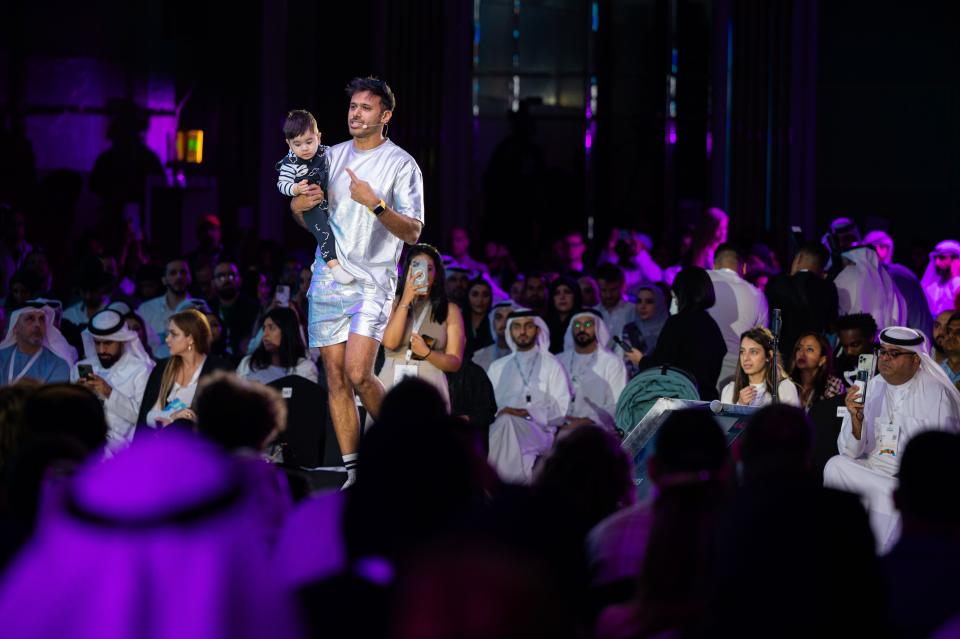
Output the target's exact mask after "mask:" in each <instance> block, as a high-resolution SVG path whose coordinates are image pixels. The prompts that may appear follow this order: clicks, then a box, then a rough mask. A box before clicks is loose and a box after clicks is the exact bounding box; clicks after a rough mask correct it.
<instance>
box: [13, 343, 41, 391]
mask: <svg viewBox="0 0 960 639" xmlns="http://www.w3.org/2000/svg"><path fill="white" fill-rule="evenodd" d="M18 352H19V351H18V350H17V347H16V346H14V347H13V353H11V354H10V367H9V369H8V370H7V384H16V383H17V382H19V381H20V380H21V379H22V378H23V376H24V375H26V374H27V371H28V370H30V367H31V366H33V365H34V363H36V361H37V360H38V359H40V354H41V353H43V347H42V346H41V347H40V350H38V351H37V352H36V353H34V354H33V357H31V358H30V360H29V361H28V362H27V365H26V366H24V367H23V370H21V371H20V373H19V374H17V376H16V377H14V376H13V363H14V361H16V359H17V353H18Z"/></svg>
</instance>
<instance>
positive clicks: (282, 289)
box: [274, 284, 290, 308]
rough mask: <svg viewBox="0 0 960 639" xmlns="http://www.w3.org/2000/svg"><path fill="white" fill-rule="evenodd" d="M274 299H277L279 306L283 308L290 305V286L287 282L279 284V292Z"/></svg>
mask: <svg viewBox="0 0 960 639" xmlns="http://www.w3.org/2000/svg"><path fill="white" fill-rule="evenodd" d="M274 299H276V301H277V306H280V307H281V308H287V307H288V306H290V287H289V286H287V285H286V284H277V292H276V295H275V297H274Z"/></svg>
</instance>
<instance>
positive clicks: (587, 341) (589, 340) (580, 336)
mask: <svg viewBox="0 0 960 639" xmlns="http://www.w3.org/2000/svg"><path fill="white" fill-rule="evenodd" d="M573 340H574V341H575V342H576V343H577V346H590V345H591V344H593V343H594V342H595V341H597V336H596V335H593V336H590V335H587V334H586V333H577V334H576V335H574V336H573Z"/></svg>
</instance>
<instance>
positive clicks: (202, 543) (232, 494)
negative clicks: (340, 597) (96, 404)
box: [0, 433, 300, 639]
mask: <svg viewBox="0 0 960 639" xmlns="http://www.w3.org/2000/svg"><path fill="white" fill-rule="evenodd" d="M236 466H237V464H236V461H235V460H233V459H230V458H229V457H227V456H225V455H224V454H223V453H222V452H219V451H217V450H216V449H215V448H214V447H212V446H210V445H209V444H206V443H204V442H203V441H202V440H200V439H198V438H196V437H192V436H189V435H185V434H179V433H171V434H169V435H167V436H165V437H158V438H152V439H151V440H150V441H146V442H142V443H141V444H140V445H136V446H132V447H130V448H129V449H128V450H125V451H123V452H122V453H120V454H119V455H117V456H116V457H115V458H113V459H110V460H108V461H106V462H103V463H95V462H93V461H92V462H91V463H90V464H88V465H87V466H86V467H84V468H83V469H82V470H81V471H80V473H79V474H78V475H77V477H76V480H75V481H74V482H72V483H71V484H70V486H69V487H68V489H67V490H66V491H65V492H66V494H65V495H64V498H63V499H60V500H57V501H56V503H55V504H53V508H51V509H50V510H51V512H50V513H49V516H48V517H47V518H45V520H44V521H43V522H42V525H43V529H44V534H42V535H38V536H37V538H36V539H35V542H34V543H33V544H32V545H31V546H29V547H28V548H27V549H26V550H25V551H24V553H23V554H22V555H21V556H20V557H19V558H18V561H17V562H16V564H15V565H14V566H13V567H12V568H11V570H10V572H9V573H8V574H7V575H6V577H7V579H6V580H5V582H4V585H3V587H2V589H0V624H2V626H3V628H4V632H5V634H8V635H9V636H15V637H22V638H24V639H33V638H36V639H39V638H41V637H53V636H74V637H135V636H150V637H153V638H155V639H173V638H174V637H176V638H181V637H199V636H208V637H209V636H230V637H236V638H238V639H244V638H252V637H265V636H278V637H280V636H282V637H298V636H300V630H299V628H298V627H297V626H298V623H297V616H296V611H295V609H294V607H293V606H292V605H291V604H292V602H291V601H290V599H289V595H288V594H287V593H285V592H284V591H283V590H282V589H281V588H280V587H279V584H278V582H277V579H276V576H275V574H274V573H273V572H272V571H271V570H270V569H269V566H268V564H267V561H266V552H265V548H264V547H263V542H262V538H263V535H262V534H260V532H261V530H262V529H263V528H264V526H265V524H264V522H263V517H262V514H261V512H260V510H261V509H260V506H259V504H257V503H256V501H255V500H254V499H253V496H252V495H251V493H250V490H249V487H248V486H247V485H245V484H244V482H243V481H242V475H240V474H238V472H237V467H236ZM104 566H110V569H109V570H104ZM214 567H216V568H214ZM52 574H56V579H51V578H50V576H51V575H52ZM118 592H123V593H124V596H123V597H120V598H118V597H117V593H118ZM40 599H42V600H44V601H46V602H48V603H49V605H50V606H51V607H52V609H56V610H59V611H60V614H45V615H41V614H25V611H29V610H31V609H32V608H33V607H34V606H35V604H36V602H37V601H38V600H40ZM172 610H176V611H177V613H176V614H171V611H172Z"/></svg>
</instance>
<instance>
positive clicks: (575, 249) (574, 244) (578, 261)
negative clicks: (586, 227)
mask: <svg viewBox="0 0 960 639" xmlns="http://www.w3.org/2000/svg"><path fill="white" fill-rule="evenodd" d="M586 252H587V245H586V244H585V243H584V241H583V234H582V233H580V231H570V232H569V233H567V234H566V235H564V236H563V250H562V252H561V255H560V258H561V264H560V266H561V269H560V272H561V273H569V272H570V271H573V272H578V273H583V272H584V271H585V270H586V269H585V268H584V267H583V254H584V253H586Z"/></svg>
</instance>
